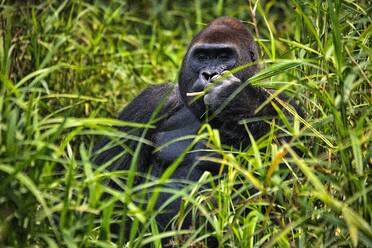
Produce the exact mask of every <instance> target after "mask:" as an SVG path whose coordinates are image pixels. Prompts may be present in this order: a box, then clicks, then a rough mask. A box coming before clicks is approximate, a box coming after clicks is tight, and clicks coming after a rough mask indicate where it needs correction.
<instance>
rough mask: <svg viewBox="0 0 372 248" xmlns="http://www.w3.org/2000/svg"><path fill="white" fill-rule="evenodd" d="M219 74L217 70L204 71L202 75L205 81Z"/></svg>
mask: <svg viewBox="0 0 372 248" xmlns="http://www.w3.org/2000/svg"><path fill="white" fill-rule="evenodd" d="M216 75H218V72H216V71H202V72H201V76H202V78H203V79H204V80H205V81H210V80H211V79H212V78H213V77H214V76H216Z"/></svg>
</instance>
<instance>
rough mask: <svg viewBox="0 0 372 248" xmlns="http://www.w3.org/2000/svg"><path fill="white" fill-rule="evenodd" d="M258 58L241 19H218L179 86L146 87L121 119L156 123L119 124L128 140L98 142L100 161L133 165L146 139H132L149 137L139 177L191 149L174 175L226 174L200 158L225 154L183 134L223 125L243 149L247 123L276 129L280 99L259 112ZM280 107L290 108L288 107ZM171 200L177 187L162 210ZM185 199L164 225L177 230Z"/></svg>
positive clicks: (163, 196)
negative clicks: (148, 125) (255, 79)
mask: <svg viewBox="0 0 372 248" xmlns="http://www.w3.org/2000/svg"><path fill="white" fill-rule="evenodd" d="M258 56H259V52H258V47H257V45H256V43H255V41H254V39H253V37H252V35H251V33H250V32H249V30H248V29H247V28H246V27H245V26H244V25H243V24H242V23H241V22H240V21H239V20H237V19H235V18H231V17H220V18H218V19H215V20H214V21H212V22H211V23H210V24H209V25H208V26H207V27H206V28H204V29H203V30H202V31H200V32H199V33H198V34H197V35H196V36H195V37H194V38H193V40H192V42H191V44H190V46H189V48H188V50H187V53H186V55H185V57H184V59H183V62H182V66H181V70H180V73H179V79H178V85H174V84H171V83H166V84H159V85H154V86H151V87H149V88H147V89H145V90H144V91H143V92H142V93H141V94H140V95H139V96H137V97H136V98H135V99H134V100H133V101H132V102H131V103H129V104H128V105H127V106H126V107H125V108H124V110H123V111H122V112H121V113H120V115H119V117H118V119H120V120H123V121H128V122H136V123H150V122H151V123H152V124H153V125H154V126H155V127H154V128H149V129H146V128H129V127H119V130H121V131H122V132H123V133H126V134H128V135H127V137H128V138H121V139H116V140H113V139H110V138H104V139H103V140H102V141H101V142H100V143H99V144H97V146H96V149H95V153H96V157H95V159H94V161H95V163H97V164H98V165H102V164H110V165H109V167H108V168H109V169H110V170H125V169H129V167H130V166H131V163H132V162H133V154H134V153H135V152H134V151H135V150H136V148H138V145H139V143H140V141H139V140H140V139H132V138H130V137H133V136H138V137H141V136H142V138H144V140H146V141H147V142H145V143H142V144H141V146H140V149H139V148H138V152H139V153H138V154H137V156H136V161H135V168H136V171H137V172H138V174H141V173H142V174H146V173H150V174H151V175H152V176H153V177H155V178H159V177H161V175H162V174H163V172H164V171H165V170H166V169H167V168H168V167H169V166H170V165H171V164H172V163H173V162H174V161H175V160H176V159H177V158H179V157H180V155H181V154H183V153H184V151H185V150H186V149H188V150H187V151H188V152H187V153H186V155H185V156H184V157H183V159H182V162H180V163H179V164H178V166H177V168H176V169H175V170H174V171H173V173H172V175H171V176H170V178H171V179H179V180H180V181H189V182H190V181H191V182H195V181H197V180H199V179H200V177H201V175H202V174H203V173H204V172H205V171H208V172H210V173H211V174H212V175H218V174H219V171H220V165H219V164H216V163H213V162H208V161H206V160H202V159H200V157H201V156H204V157H205V156H212V157H213V156H214V157H218V155H217V154H214V153H212V152H208V149H207V147H206V144H205V142H206V141H205V139H204V140H203V139H201V140H199V141H198V142H194V143H195V144H194V143H193V140H192V139H186V138H183V137H192V135H196V134H197V133H198V131H199V129H200V128H201V126H202V125H203V124H204V123H208V124H209V125H210V126H211V127H212V128H213V129H218V131H219V135H220V140H221V143H222V144H224V145H226V146H229V147H233V148H236V149H241V148H247V147H249V145H250V138H249V134H248V132H247V128H248V129H249V132H250V133H251V134H252V136H253V137H254V138H255V139H258V138H260V137H262V136H263V135H265V134H267V133H268V132H269V130H270V124H268V123H269V122H270V121H263V120H262V119H264V118H263V117H265V118H269V119H270V118H271V119H275V118H276V117H278V112H277V111H276V110H275V109H274V107H273V106H272V104H266V105H264V107H262V108H261V109H260V111H258V112H257V113H256V110H257V108H258V107H259V106H261V105H262V104H263V103H264V102H265V101H266V100H267V99H268V97H269V94H268V92H267V91H266V90H264V89H262V88H258V87H254V86H252V85H250V84H249V83H245V82H247V80H248V79H249V78H250V77H252V76H253V75H254V74H255V73H256V72H257V70H258V63H257V60H258ZM242 86H244V87H242ZM232 96H233V97H232ZM282 99H285V98H282ZM272 101H275V100H272ZM277 106H278V107H279V108H281V109H282V110H283V112H286V111H285V110H284V109H283V107H282V106H281V105H280V104H277ZM286 113H287V112H286ZM287 114H288V113H287ZM252 118H255V119H256V120H257V119H258V121H251V122H247V123H246V124H245V125H243V124H241V120H244V119H252ZM192 144H193V145H192ZM190 146H192V148H191V149H190ZM143 180H144V179H139V178H136V180H135V182H134V184H136V185H138V184H141V183H143ZM112 185H115V183H112ZM164 187H170V188H172V189H175V190H177V189H182V187H184V184H183V183H173V184H166V185H165V184H164ZM170 197H171V194H170V193H169V192H168V193H160V194H159V196H158V201H157V203H156V204H155V208H160V206H161V204H162V203H164V202H166V201H167V200H168V199H169V198H170ZM145 198H146V197H145ZM147 198H148V197H147ZM180 203H181V199H180V198H176V199H174V200H173V201H172V202H170V203H169V204H168V205H167V206H166V207H165V208H164V209H163V211H162V212H163V213H162V214H159V215H158V216H157V217H156V222H157V224H158V228H159V230H167V229H168V228H169V223H170V222H171V220H172V218H173V217H174V216H175V215H176V214H177V213H178V212H179V210H180ZM189 225H191V218H188V217H186V218H185V219H184V221H183V226H184V227H186V228H187V227H188V226H189ZM127 231H129V230H127Z"/></svg>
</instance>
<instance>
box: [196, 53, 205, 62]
mask: <svg viewBox="0 0 372 248" xmlns="http://www.w3.org/2000/svg"><path fill="white" fill-rule="evenodd" d="M197 58H198V60H207V59H208V56H207V55H206V54H204V53H199V54H198V55H197Z"/></svg>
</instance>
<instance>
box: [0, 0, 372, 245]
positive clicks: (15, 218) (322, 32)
mask: <svg viewBox="0 0 372 248" xmlns="http://www.w3.org/2000/svg"><path fill="white" fill-rule="evenodd" d="M31 2H32V1H27V2H26V3H24V2H22V1H16V2H13V1H0V4H1V5H0V86H1V87H0V246H1V247H2V246H5V247H8V246H9V247H122V246H128V247H141V246H142V245H144V244H146V243H147V244H150V243H152V244H153V245H154V246H155V247H159V246H160V242H159V239H160V238H161V237H167V236H169V237H176V240H178V241H179V243H180V246H181V244H182V245H183V247H190V246H193V247H202V242H203V240H205V239H206V238H207V237H208V236H210V235H213V236H215V237H216V238H217V239H218V240H219V242H220V244H221V247H262V246H263V247H273V246H274V247H293V246H294V247H329V246H336V247H340V246H346V247H356V246H360V247H368V246H371V243H372V228H371V222H372V202H371V199H372V197H371V196H372V193H371V191H372V186H371V162H372V161H371V153H372V152H371V151H372V146H371V135H372V129H371V117H372V111H371V110H372V109H371V108H372V107H371V80H372V65H371V56H372V47H371V44H372V42H371V39H372V37H371V36H372V18H371V16H372V7H371V4H370V2H369V1H367V0H360V1H336V0H327V1H319V0H313V1H311V0H303V1H296V0H292V1H288V2H287V1H275V0H274V1H254V0H252V1H248V2H246V1H235V0H234V1H232V0H230V1H228V0H219V1H211V2H209V1H198V0H195V1H189V2H184V1H137V2H136V3H133V2H132V1H127V2H125V1H109V2H106V1H63V2H61V1H54V0H50V1H41V2H40V3H31ZM221 15H230V16H234V17H237V18H240V19H241V20H243V21H245V22H246V24H247V26H248V27H249V28H250V29H251V30H252V32H253V33H254V34H255V36H256V37H257V42H258V44H259V46H260V48H261V52H262V58H263V59H262V70H261V72H260V73H259V74H258V75H256V76H255V77H254V78H252V80H251V83H252V84H255V85H258V86H264V87H268V88H272V89H275V93H274V94H273V96H272V97H275V95H276V94H277V93H279V92H285V93H286V94H287V95H289V96H290V97H293V98H294V99H296V100H297V101H298V103H299V104H300V106H301V107H303V109H304V110H305V111H306V117H305V118H303V119H302V118H300V117H299V116H296V115H295V114H294V113H293V111H292V110H291V107H290V106H287V105H286V104H285V103H283V106H284V107H285V108H286V109H287V111H288V112H290V113H293V114H294V122H289V121H287V120H285V119H283V123H284V126H283V127H274V126H273V130H272V132H271V133H269V134H268V135H267V136H265V137H263V138H261V139H260V140H257V141H255V140H253V139H252V146H251V147H250V148H248V149H246V150H240V151H239V150H238V151H232V150H231V149H230V148H228V147H224V146H223V145H222V144H220V141H219V136H218V133H217V132H216V131H215V130H212V129H211V128H210V127H209V126H205V127H203V129H204V131H205V132H204V133H202V134H201V135H198V136H197V137H196V139H200V138H205V137H207V138H209V140H210V142H209V143H210V147H211V149H214V150H216V152H218V153H220V154H221V155H222V156H221V159H220V160H219V161H217V162H220V163H221V164H222V165H223V166H224V167H226V168H228V169H227V173H226V174H224V175H221V177H220V178H219V180H218V183H214V182H215V181H214V178H212V177H211V175H210V174H208V173H206V174H204V175H203V177H202V178H201V179H200V180H199V181H198V182H196V183H190V182H183V183H185V184H187V186H186V187H185V188H184V190H182V191H177V192H172V193H173V194H174V196H173V198H171V200H172V199H175V198H177V197H182V199H183V204H182V207H181V211H180V213H179V215H178V216H177V219H175V220H174V222H173V223H172V225H173V230H172V231H169V232H166V233H160V232H159V231H158V230H157V227H156V222H155V216H156V215H157V214H158V213H159V212H160V211H161V209H153V208H151V206H152V204H154V202H155V200H156V196H157V194H158V193H159V192H160V191H162V190H164V189H163V188H161V187H157V186H159V185H161V184H163V183H167V182H170V181H172V180H171V179H169V175H170V173H171V172H172V169H174V168H176V166H177V163H179V160H177V161H175V162H174V163H173V164H172V166H170V167H169V170H168V171H167V173H165V174H164V175H163V177H161V178H159V179H155V178H148V180H147V181H146V183H144V184H141V185H133V184H132V183H131V182H130V180H131V179H130V178H131V177H132V176H131V175H133V172H134V171H133V170H132V171H131V170H129V171H124V170H120V171H107V170H106V168H105V166H108V165H102V166H101V167H96V166H94V165H93V164H92V162H91V161H92V156H93V154H92V147H93V144H94V142H95V141H97V139H98V138H99V137H100V136H102V135H109V136H112V137H115V138H116V139H120V138H128V134H127V133H122V132H118V131H117V130H116V129H115V128H113V126H125V125H132V126H134V127H142V128H151V127H152V124H153V123H149V124H145V125H140V124H135V123H126V122H120V121H117V120H115V119H111V118H112V117H115V116H116V114H117V113H118V111H119V110H120V109H121V108H122V107H123V106H124V105H125V104H126V103H127V102H129V101H130V100H131V99H133V98H134V97H135V96H136V95H137V94H138V93H139V91H140V90H141V89H143V88H145V87H147V86H149V85H150V84H156V83H161V82H166V81H176V80H177V71H178V68H179V65H180V62H181V60H182V57H183V55H184V53H185V50H186V47H187V45H188V43H189V42H190V40H191V38H192V36H193V35H194V34H195V33H196V32H197V31H198V30H200V29H201V28H202V27H203V26H204V25H205V24H206V23H208V22H209V21H210V20H212V19H213V18H215V17H218V16H221ZM246 121H252V120H246ZM242 124H244V122H243V123H242ZM278 128H281V133H284V134H290V135H291V136H292V138H291V140H290V141H289V142H288V143H287V144H283V145H280V144H277V143H276V142H274V140H275V138H276V136H275V134H274V131H275V129H278ZM131 138H133V137H131ZM135 138H136V137H135ZM137 138H138V139H140V138H141V137H137ZM188 138H195V137H188ZM263 147H266V148H267V149H265V152H262V151H263V150H262V149H261V148H263ZM299 150H301V151H302V155H299V154H297V153H298V151H299ZM133 152H135V151H133ZM180 159H181V158H180ZM206 159H207V158H206ZM279 164H284V165H286V166H284V167H283V166H279ZM108 178H110V179H112V180H117V181H118V183H121V185H122V188H123V190H115V189H112V188H110V187H109V186H108V185H107V184H106V181H107V179H108ZM119 178H122V179H123V180H122V181H119V180H118V179H119ZM210 183H212V188H207V189H206V188H203V185H205V184H210ZM238 184H241V185H243V186H240V187H236V185H238ZM234 186H235V187H234ZM253 189H255V190H253ZM150 191H151V192H154V194H153V197H152V198H150V200H149V201H150V203H149V204H148V205H147V207H145V206H142V205H141V199H143V197H144V193H145V192H150ZM252 192H255V193H252ZM104 195H106V197H104ZM107 195H109V196H110V197H107ZM164 204H165V205H166V204H169V202H165V203H164ZM188 212H191V214H193V215H197V214H198V215H202V216H203V218H204V219H205V222H203V223H200V224H199V225H196V226H195V229H191V230H182V229H181V228H180V226H181V223H182V219H183V217H184V216H185V215H186V213H188ZM123 217H125V218H132V219H133V221H134V225H133V228H132V230H131V231H130V230H126V231H128V232H131V235H130V237H131V238H130V240H129V241H128V240H124V237H123V234H122V233H119V234H118V235H119V236H118V237H115V236H116V235H117V234H115V233H111V231H110V225H111V224H112V223H114V222H117V223H118V224H119V225H121V224H122V222H123ZM125 218H124V219H125ZM140 223H141V224H142V225H143V228H142V230H141V232H140V234H138V233H136V232H135V231H137V230H136V227H137V226H139V225H140ZM207 225H209V226H210V227H212V228H209V229H208V228H206V226H207Z"/></svg>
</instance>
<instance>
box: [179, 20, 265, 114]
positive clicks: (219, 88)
mask: <svg viewBox="0 0 372 248" xmlns="http://www.w3.org/2000/svg"><path fill="white" fill-rule="evenodd" d="M257 57H258V49H257V46H256V44H255V42H254V40H253V38H252V35H251V34H250V32H249V31H248V30H247V29H246V28H245V27H244V25H243V24H242V23H241V22H240V21H239V20H237V19H234V18H231V17H221V18H218V19H216V20H214V21H213V22H212V23H210V24H209V25H208V26H207V27H206V28H205V29H204V30H202V31H201V32H200V33H199V34H197V35H196V36H195V37H194V39H193V41H192V42H191V45H190V47H189V49H188V51H187V54H186V56H185V58H184V60H183V63H182V68H181V72H180V75H179V88H180V94H181V97H182V100H183V101H184V102H185V103H186V104H187V106H189V108H190V109H191V110H192V111H193V113H194V114H195V115H196V116H197V117H199V118H201V116H202V115H203V114H204V113H205V111H206V107H208V106H209V107H217V106H218V105H219V104H220V103H221V102H223V99H224V98H226V97H228V95H229V93H231V92H230V91H231V89H232V87H233V86H236V85H238V84H239V83H241V82H244V81H246V80H247V79H248V78H249V77H251V76H252V75H254V74H255V72H256V71H257V65H252V62H254V61H256V60H257ZM244 65H248V66H247V67H244ZM239 66H242V69H241V70H239V71H237V72H234V75H231V76H230V77H229V78H230V79H228V78H226V80H225V79H222V80H216V79H217V78H219V76H221V75H222V74H223V73H224V72H226V71H231V70H233V69H234V68H237V67H239ZM216 81H218V83H216V84H214V83H215V82H216ZM235 88H236V87H235ZM229 89H230V90H229ZM198 92H199V93H200V94H198ZM208 92H209V93H208ZM209 109H211V108H209Z"/></svg>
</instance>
